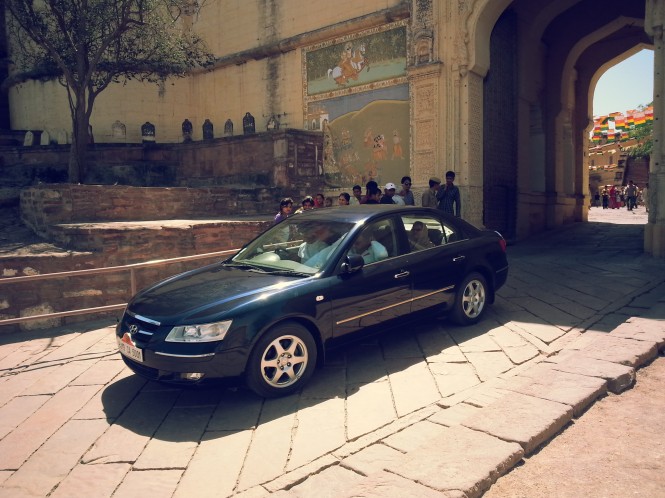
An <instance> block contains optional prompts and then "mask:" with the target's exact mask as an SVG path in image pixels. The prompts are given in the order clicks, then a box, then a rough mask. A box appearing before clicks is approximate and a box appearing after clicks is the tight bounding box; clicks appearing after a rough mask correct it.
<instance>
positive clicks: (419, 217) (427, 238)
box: [401, 213, 466, 311]
mask: <svg viewBox="0 0 665 498" xmlns="http://www.w3.org/2000/svg"><path fill="white" fill-rule="evenodd" d="M401 221H402V223H403V225H404V229H405V231H406V233H407V236H408V240H409V251H410V252H409V255H408V258H407V259H408V262H407V268H408V271H409V272H410V273H411V277H412V283H413V302H412V305H411V310H412V311H420V310H423V309H427V308H430V307H433V306H441V305H444V306H445V307H449V306H452V304H453V302H454V299H455V292H456V291H457V288H456V286H457V284H459V282H460V281H461V280H462V277H463V275H464V272H465V267H466V261H465V260H466V256H465V252H464V247H465V245H466V244H465V243H464V239H465V236H464V234H463V232H462V231H461V230H460V229H458V228H456V227H455V225H454V224H453V223H452V222H450V221H447V220H446V219H445V218H444V217H443V216H442V217H438V216H436V215H432V214H429V213H427V214H416V213H414V214H404V215H402V216H401ZM443 309H445V308H443Z"/></svg>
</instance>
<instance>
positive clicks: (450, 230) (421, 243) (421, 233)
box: [402, 215, 463, 252]
mask: <svg viewBox="0 0 665 498" xmlns="http://www.w3.org/2000/svg"><path fill="white" fill-rule="evenodd" d="M402 222H403V223H404V228H405V230H406V233H407V235H408V238H409V248H410V251H411V252H416V251H425V250H427V249H431V248H433V247H437V246H441V245H445V244H450V243H451V242H455V241H457V240H462V238H463V235H462V234H461V233H459V231H458V230H457V229H456V228H455V227H453V226H452V225H448V224H447V223H444V222H442V221H441V220H440V219H438V218H434V217H431V216H412V215H409V216H402Z"/></svg>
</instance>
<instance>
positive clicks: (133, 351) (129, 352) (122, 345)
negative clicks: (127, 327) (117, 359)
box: [116, 336, 143, 363]
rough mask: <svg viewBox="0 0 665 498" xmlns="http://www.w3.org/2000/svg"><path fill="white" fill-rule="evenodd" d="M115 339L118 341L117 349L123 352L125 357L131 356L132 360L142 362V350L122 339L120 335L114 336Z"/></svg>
mask: <svg viewBox="0 0 665 498" xmlns="http://www.w3.org/2000/svg"><path fill="white" fill-rule="evenodd" d="M116 341H117V342H118V350H119V351H120V353H121V354H124V355H125V356H126V357H127V358H131V359H132V360H134V361H138V362H139V363H143V350H142V349H140V348H137V347H136V346H134V345H133V344H129V343H128V342H125V341H123V340H122V339H121V338H120V337H117V336H116Z"/></svg>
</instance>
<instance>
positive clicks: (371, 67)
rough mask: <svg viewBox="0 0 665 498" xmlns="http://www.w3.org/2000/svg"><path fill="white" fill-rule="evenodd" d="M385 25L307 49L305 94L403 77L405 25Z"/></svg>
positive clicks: (310, 94)
mask: <svg viewBox="0 0 665 498" xmlns="http://www.w3.org/2000/svg"><path fill="white" fill-rule="evenodd" d="M387 28H388V27H387V26H384V27H382V28H376V29H374V30H371V31H365V32H363V33H364V34H361V35H353V36H347V37H344V38H340V39H336V40H333V41H331V42H328V43H325V44H320V45H317V46H316V47H320V48H309V49H308V50H306V52H305V59H306V62H305V66H306V75H307V79H306V81H307V83H306V93H307V95H309V96H313V95H319V94H325V93H326V92H331V91H335V90H339V89H341V88H350V87H356V86H360V85H367V84H370V83H373V82H377V81H385V80H390V79H393V78H396V77H400V76H405V75H406V26H404V25H398V26H397V27H393V28H392V29H387Z"/></svg>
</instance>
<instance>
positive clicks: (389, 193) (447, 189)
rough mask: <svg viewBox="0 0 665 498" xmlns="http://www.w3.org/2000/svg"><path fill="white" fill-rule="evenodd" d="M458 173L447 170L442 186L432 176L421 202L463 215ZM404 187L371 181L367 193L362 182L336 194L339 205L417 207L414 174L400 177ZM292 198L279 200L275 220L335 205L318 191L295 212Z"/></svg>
mask: <svg viewBox="0 0 665 498" xmlns="http://www.w3.org/2000/svg"><path fill="white" fill-rule="evenodd" d="M454 182H455V172H454V171H448V172H447V173H446V182H445V184H444V185H443V186H442V185H441V180H440V179H439V178H437V177H432V178H430V179H429V189H428V190H426V191H425V192H423V194H422V198H421V203H422V205H423V206H425V207H434V208H438V209H441V210H442V211H443V212H445V213H449V214H451V215H454V216H457V217H459V216H460V213H461V210H462V201H461V199H460V191H459V188H458V187H457V186H456V185H455V184H454ZM400 183H401V185H402V188H401V190H400V191H399V192H397V186H396V185H395V184H394V183H392V182H388V183H386V184H385V185H384V187H383V190H382V189H381V188H379V184H378V183H377V182H376V181H374V180H370V181H368V182H367V184H366V185H365V194H364V195H363V193H362V187H361V186H360V185H354V186H353V189H352V192H353V194H349V193H348V192H342V193H341V194H339V196H338V197H337V205H338V206H348V205H359V204H400V205H406V206H415V205H416V202H415V198H414V196H413V192H412V191H411V177H410V176H403V177H402V180H401V182H400ZM293 204H294V202H293V199H292V198H290V197H286V198H284V199H282V200H281V201H280V203H279V212H278V213H277V215H275V223H279V222H280V221H282V220H283V219H284V218H287V217H289V216H290V215H291V214H297V213H301V212H303V211H307V210H309V209H316V208H322V207H332V206H333V205H334V204H335V203H334V198H332V197H325V196H324V195H323V194H321V193H319V194H316V196H314V197H312V196H309V195H308V196H307V197H305V198H304V199H303V200H302V201H301V203H300V207H298V208H297V209H296V210H295V211H293Z"/></svg>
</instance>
